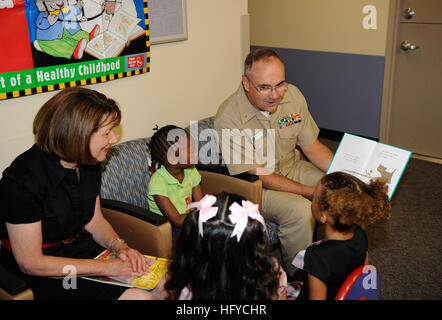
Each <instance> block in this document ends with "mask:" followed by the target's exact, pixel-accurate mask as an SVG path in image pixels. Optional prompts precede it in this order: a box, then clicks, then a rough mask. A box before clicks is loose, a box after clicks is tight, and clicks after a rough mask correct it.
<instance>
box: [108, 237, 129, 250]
mask: <svg viewBox="0 0 442 320" xmlns="http://www.w3.org/2000/svg"><path fill="white" fill-rule="evenodd" d="M115 241H120V242H122V243H126V241H124V239H121V238H115V239H114V240H112V241H111V243H110V246H109V250H110V251H112V252H113V251H114V249H113V247H114V244H115Z"/></svg>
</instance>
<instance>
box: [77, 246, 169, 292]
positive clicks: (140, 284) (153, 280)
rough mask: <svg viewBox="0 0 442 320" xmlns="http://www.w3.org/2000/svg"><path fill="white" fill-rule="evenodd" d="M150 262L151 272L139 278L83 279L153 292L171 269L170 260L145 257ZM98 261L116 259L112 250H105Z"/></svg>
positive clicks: (93, 277)
mask: <svg viewBox="0 0 442 320" xmlns="http://www.w3.org/2000/svg"><path fill="white" fill-rule="evenodd" d="M144 256H145V257H147V258H148V259H149V261H150V265H149V269H150V271H149V272H148V273H146V274H144V275H142V276H139V277H106V276H84V277H82V278H84V279H88V280H92V281H98V282H104V283H109V284H114V285H119V286H124V287H133V288H141V289H147V290H152V289H154V288H155V287H156V285H157V284H158V282H160V280H161V279H162V278H163V277H164V275H165V274H166V273H167V268H168V267H169V264H170V262H171V261H170V260H169V259H164V258H159V257H154V256H149V255H144ZM95 259H97V260H108V259H116V258H115V256H114V255H113V254H112V252H111V251H110V250H105V251H103V252H102V253H100V254H99V255H98V256H96V257H95Z"/></svg>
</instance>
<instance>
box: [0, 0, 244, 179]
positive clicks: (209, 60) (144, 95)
mask: <svg viewBox="0 0 442 320" xmlns="http://www.w3.org/2000/svg"><path fill="white" fill-rule="evenodd" d="M247 13H248V12H247V0H223V1H218V0H187V21H188V35H189V39H188V40H187V41H182V42H175V43H168V44H159V45H154V46H152V47H151V71H150V72H148V73H146V74H143V75H138V76H132V77H129V78H125V79H120V80H113V81H109V82H106V83H102V84H97V85H90V86H88V88H91V89H95V90H98V91H100V92H102V93H104V94H106V95H108V96H109V97H112V98H114V99H115V100H117V101H118V102H119V103H120V106H121V109H122V113H123V120H122V123H121V141H126V140H130V139H134V138H138V137H145V136H150V135H151V134H152V128H153V127H154V125H155V124H158V125H159V126H162V125H165V124H177V125H180V126H183V127H184V126H187V125H188V124H189V121H190V120H197V119H200V118H203V117H207V116H211V115H214V114H215V112H216V110H217V108H218V105H219V104H220V103H221V102H222V101H223V100H224V99H225V98H226V97H227V96H228V95H230V94H231V93H232V92H233V91H234V90H235V89H236V88H237V86H238V84H239V81H240V75H241V73H242V72H241V69H242V62H241V59H242V57H243V54H244V53H243V52H242V50H248V46H245V45H244V39H245V41H248V36H245V37H242V36H241V30H245V31H247V30H248V27H247V26H245V27H244V26H243V27H241V16H243V15H246V14H247ZM54 94H55V92H51V93H41V94H37V95H33V96H29V97H21V98H15V99H11V100H4V101H0V150H1V155H0V172H2V171H3V170H4V169H5V168H6V167H7V166H8V165H9V164H10V162H11V161H12V160H13V159H14V158H15V157H16V156H17V155H18V154H19V153H21V152H23V151H24V150H25V149H27V148H29V147H30V146H31V145H32V143H33V141H34V140H33V135H32V132H31V130H32V121H33V118H34V116H35V114H36V112H37V111H38V109H39V107H40V106H41V105H42V104H43V103H44V102H45V101H46V100H47V99H49V98H50V97H52V96H53V95H54Z"/></svg>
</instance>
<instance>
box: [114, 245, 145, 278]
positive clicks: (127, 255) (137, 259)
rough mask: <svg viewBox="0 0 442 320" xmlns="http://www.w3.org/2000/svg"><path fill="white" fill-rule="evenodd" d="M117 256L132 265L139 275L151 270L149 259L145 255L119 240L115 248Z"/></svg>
mask: <svg viewBox="0 0 442 320" xmlns="http://www.w3.org/2000/svg"><path fill="white" fill-rule="evenodd" d="M113 251H114V253H115V256H116V257H117V258H118V259H119V260H121V261H123V262H126V263H128V264H129V265H130V267H131V268H132V271H133V272H135V273H137V274H138V275H143V274H146V273H147V272H149V265H150V262H149V259H147V258H146V257H145V256H143V255H142V254H141V253H140V252H138V251H137V250H135V249H133V248H130V247H129V246H128V245H127V244H125V243H123V242H118V245H117V244H116V245H115V246H114V249H113Z"/></svg>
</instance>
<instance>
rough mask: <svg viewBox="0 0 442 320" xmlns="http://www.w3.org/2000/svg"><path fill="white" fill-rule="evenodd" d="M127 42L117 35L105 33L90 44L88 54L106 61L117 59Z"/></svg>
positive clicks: (87, 49)
mask: <svg viewBox="0 0 442 320" xmlns="http://www.w3.org/2000/svg"><path fill="white" fill-rule="evenodd" d="M125 45H126V42H125V41H124V40H123V39H121V38H120V37H118V36H117V35H116V34H114V33H112V32H110V31H105V32H103V33H100V34H99V35H98V36H97V37H95V38H93V39H92V40H91V41H89V42H88V44H87V47H86V52H88V53H89V54H91V55H93V56H94V57H97V58H100V59H104V58H112V57H116V56H118V55H119V54H120V52H121V51H122V50H123V49H124V47H125Z"/></svg>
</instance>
